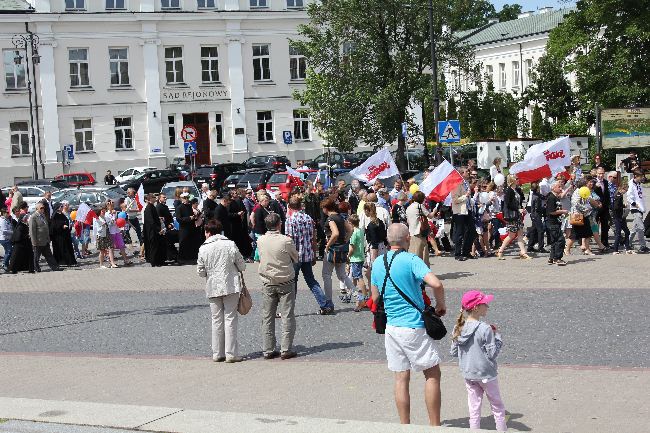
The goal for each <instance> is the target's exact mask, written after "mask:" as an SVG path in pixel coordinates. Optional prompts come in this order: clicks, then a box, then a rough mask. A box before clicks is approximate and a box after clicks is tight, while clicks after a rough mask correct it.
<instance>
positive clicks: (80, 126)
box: [74, 119, 93, 152]
mask: <svg viewBox="0 0 650 433" xmlns="http://www.w3.org/2000/svg"><path fill="white" fill-rule="evenodd" d="M74 143H75V150H76V151H77V152H90V151H92V150H93V121H92V119H74Z"/></svg>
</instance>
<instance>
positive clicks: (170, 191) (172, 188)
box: [160, 180, 203, 216]
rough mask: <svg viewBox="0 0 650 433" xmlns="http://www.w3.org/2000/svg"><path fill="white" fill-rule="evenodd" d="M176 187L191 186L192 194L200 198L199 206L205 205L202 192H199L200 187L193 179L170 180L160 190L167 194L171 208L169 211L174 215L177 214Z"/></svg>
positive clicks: (168, 204) (168, 205)
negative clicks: (175, 202) (175, 204)
mask: <svg viewBox="0 0 650 433" xmlns="http://www.w3.org/2000/svg"><path fill="white" fill-rule="evenodd" d="M176 188H181V189H184V188H189V192H190V195H192V196H194V197H196V198H198V199H199V207H202V206H203V199H202V198H201V193H200V192H199V190H198V188H197V187H196V185H195V184H194V182H192V181H188V180H187V181H185V180H184V181H180V182H168V183H166V184H165V185H164V186H163V187H162V189H161V190H160V193H161V194H165V195H166V196H167V202H166V204H167V207H168V208H169V211H170V212H171V213H172V216H174V214H175V208H174V200H176V198H175V197H174V194H175V193H176Z"/></svg>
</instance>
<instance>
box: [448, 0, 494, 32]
mask: <svg viewBox="0 0 650 433" xmlns="http://www.w3.org/2000/svg"><path fill="white" fill-rule="evenodd" d="M446 14H447V16H448V17H450V19H449V26H450V27H451V29H452V30H453V31H460V30H470V29H475V28H477V27H481V26H484V25H485V24H487V22H488V19H490V18H494V17H495V16H496V15H497V12H496V10H495V9H494V5H493V4H492V3H490V2H489V1H487V0H448V2H447V10H446Z"/></svg>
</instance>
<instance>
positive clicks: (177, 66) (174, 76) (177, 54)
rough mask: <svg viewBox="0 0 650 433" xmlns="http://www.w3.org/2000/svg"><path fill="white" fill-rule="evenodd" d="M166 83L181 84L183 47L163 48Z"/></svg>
mask: <svg viewBox="0 0 650 433" xmlns="http://www.w3.org/2000/svg"><path fill="white" fill-rule="evenodd" d="M165 75H166V77H167V84H183V47H167V48H165Z"/></svg>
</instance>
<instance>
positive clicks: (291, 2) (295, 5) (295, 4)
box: [287, 0, 305, 9]
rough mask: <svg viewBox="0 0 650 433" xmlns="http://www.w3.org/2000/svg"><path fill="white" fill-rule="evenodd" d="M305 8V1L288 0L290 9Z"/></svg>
mask: <svg viewBox="0 0 650 433" xmlns="http://www.w3.org/2000/svg"><path fill="white" fill-rule="evenodd" d="M304 6H305V5H304V1H303V0H287V8H288V9H302V8H303V7H304Z"/></svg>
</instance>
